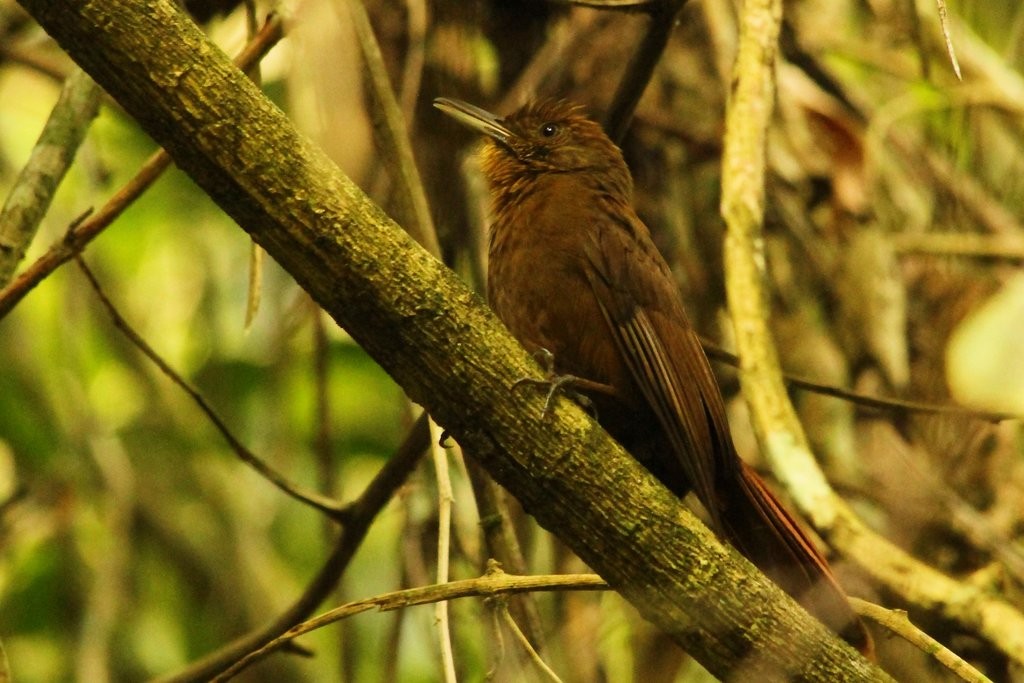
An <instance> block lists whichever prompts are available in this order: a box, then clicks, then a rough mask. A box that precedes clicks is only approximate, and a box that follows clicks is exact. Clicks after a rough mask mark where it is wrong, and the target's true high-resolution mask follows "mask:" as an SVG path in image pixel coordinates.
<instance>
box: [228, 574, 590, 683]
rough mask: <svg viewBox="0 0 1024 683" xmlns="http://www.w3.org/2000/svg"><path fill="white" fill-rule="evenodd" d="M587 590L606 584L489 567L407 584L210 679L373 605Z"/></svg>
mask: <svg viewBox="0 0 1024 683" xmlns="http://www.w3.org/2000/svg"><path fill="white" fill-rule="evenodd" d="M564 590H574V591H580V590H583V591H590V590H608V584H607V583H605V581H604V579H602V578H601V577H600V576H597V575H596V574H560V575H551V576H515V575H512V574H505V573H504V572H501V571H494V570H492V571H489V572H488V573H487V574H485V575H484V576H481V577H479V578H476V579H464V580H462V581H452V582H450V583H445V584H435V585H433V586H422V587H420V588H409V589H406V590H401V591H395V592H393V593H384V594H383V595H377V596H374V597H372V598H366V599H364V600H357V601H356V602H350V603H348V604H345V605H341V606H340V607H336V608H334V609H332V610H330V611H328V612H325V613H323V614H321V615H320V616H318V617H315V618H313V619H310V620H308V621H305V622H303V623H301V624H299V625H297V626H295V627H294V628H292V629H290V630H289V631H288V632H287V633H284V634H282V635H281V636H280V637H279V638H276V639H275V640H273V641H271V642H269V643H267V644H266V645H265V646H264V647H263V648H261V649H260V650H258V651H256V652H253V653H251V654H250V655H248V656H246V657H245V658H244V659H242V660H240V661H238V662H237V663H236V664H235V665H234V666H232V667H231V668H230V669H228V670H227V671H225V672H224V673H223V674H221V675H220V676H218V677H217V678H215V679H213V680H214V681H227V680H230V679H231V678H233V677H234V676H236V675H237V674H238V673H240V672H241V671H243V670H244V669H246V668H247V667H249V666H250V665H251V664H253V663H254V662H256V661H259V660H260V659H263V658H264V657H266V656H267V655H268V654H270V653H271V652H274V651H275V650H278V649H280V648H281V647H283V646H284V644H285V643H287V642H289V641H291V640H294V639H295V638H298V637H299V636H301V635H304V634H306V633H309V632H310V631H315V630H316V629H318V628H322V627H324V626H326V625H327V624H332V623H334V622H335V621H338V620H340V619H347V618H348V617H351V616H354V615H356V614H361V613H363V612H368V611H370V610H372V609H374V608H376V609H377V610H378V611H381V612H389V611H391V610H396V609H403V608H406V607H413V606H415V605H429V604H432V603H436V602H439V601H443V600H456V599H458V598H469V597H484V598H487V597H495V596H498V595H508V594H514V593H523V592H529V591H564Z"/></svg>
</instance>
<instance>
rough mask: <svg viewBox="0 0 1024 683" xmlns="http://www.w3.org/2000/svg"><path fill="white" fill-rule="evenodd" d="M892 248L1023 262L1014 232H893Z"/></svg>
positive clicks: (1023, 247)
mask: <svg viewBox="0 0 1024 683" xmlns="http://www.w3.org/2000/svg"><path fill="white" fill-rule="evenodd" d="M894 246H895V248H896V251H898V252H900V253H903V254H932V255H935V256H961V257H965V258H978V259H1002V260H1007V261H1024V238H1021V237H1020V236H1017V235H978V234H976V233H964V232H946V233H942V232H929V233H925V234H921V235H907V234H904V235H896V236H895V244H894Z"/></svg>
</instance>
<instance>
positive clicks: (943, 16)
mask: <svg viewBox="0 0 1024 683" xmlns="http://www.w3.org/2000/svg"><path fill="white" fill-rule="evenodd" d="M935 6H936V9H937V10H938V12H939V26H941V27H942V39H943V41H944V42H945V43H946V54H948V55H949V62H950V64H952V65H953V73H955V74H956V78H957V80H958V81H962V80H964V77H963V75H962V74H961V73H960V60H958V59H957V58H956V50H955V49H954V48H953V36H952V32H951V31H950V28H949V13H948V12H947V10H946V1H945V0H935Z"/></svg>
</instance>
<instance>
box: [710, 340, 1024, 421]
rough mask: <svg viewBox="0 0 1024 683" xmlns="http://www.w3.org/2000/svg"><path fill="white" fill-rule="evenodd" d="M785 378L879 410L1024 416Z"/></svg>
mask: <svg viewBox="0 0 1024 683" xmlns="http://www.w3.org/2000/svg"><path fill="white" fill-rule="evenodd" d="M700 343H701V346H703V347H704V353H706V354H707V355H708V358H710V359H712V360H716V361H719V362H722V363H725V364H727V365H731V366H732V367H734V368H738V367H740V359H739V358H738V357H737V356H736V354H734V353H730V352H728V351H726V350H725V349H723V348H722V347H721V346H718V345H717V344H715V343H714V342H711V341H709V340H707V339H705V338H703V337H702V338H701V340H700ZM782 379H783V381H784V382H785V383H786V384H789V385H791V386H794V387H797V388H799V389H804V390H806V391H813V392H814V393H816V394H822V395H824V396H833V397H835V398H839V399H843V400H844V401H849V402H850V403H853V404H855V405H859V406H864V407H865V408H874V409H876V410H886V411H889V412H901V413H925V414H928V413H931V414H940V415H962V416H964V417H973V418H977V419H979V420H985V421H986V422H1002V421H1003V420H1019V419H1021V417H1022V416H1020V415H1017V414H1015V413H1004V412H995V411H990V410H975V409H973V408H965V407H963V406H956V405H948V404H942V403H926V402H923V401H907V400H904V399H899V398H884V397H881V396H872V395H871V394H862V393H859V392H856V391H851V390H849V389H843V388H842V387H837V386H834V385H831V384H822V383H821V382H815V381H814V380H811V379H807V378H806V377H801V376H799V375H794V374H791V373H788V372H783V373H782Z"/></svg>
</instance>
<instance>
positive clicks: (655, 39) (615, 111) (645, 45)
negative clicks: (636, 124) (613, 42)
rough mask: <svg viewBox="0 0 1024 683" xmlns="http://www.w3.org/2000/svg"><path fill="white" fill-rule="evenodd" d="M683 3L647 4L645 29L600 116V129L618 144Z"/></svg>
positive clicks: (673, 0) (682, 0)
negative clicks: (648, 13)
mask: <svg viewBox="0 0 1024 683" xmlns="http://www.w3.org/2000/svg"><path fill="white" fill-rule="evenodd" d="M685 4H686V0H662V1H661V2H659V3H657V4H654V5H651V6H650V8H649V9H650V14H651V16H650V18H649V20H648V21H649V23H648V26H647V33H646V34H645V35H644V37H643V40H642V41H641V42H640V47H639V48H638V49H637V51H636V54H634V55H633V58H632V59H631V60H630V62H629V66H628V67H626V71H625V72H624V73H623V74H622V79H621V80H620V81H619V87H618V89H617V90H616V91H615V96H614V97H613V98H612V103H611V106H610V107H609V108H608V113H607V114H606V115H605V118H604V129H605V131H606V132H607V133H608V137H610V138H611V139H612V140H614V141H615V142H616V143H620V144H621V142H622V138H624V137H625V135H626V130H627V129H628V128H629V123H630V121H632V119H633V111H634V110H635V109H636V105H637V103H638V102H639V101H640V97H641V96H642V95H643V94H644V90H645V89H646V88H647V84H648V83H649V82H650V80H651V75H652V74H653V73H654V67H655V66H657V64H658V62H659V61H660V60H661V55H662V53H664V52H665V47H666V46H667V45H668V39H669V37H671V35H672V29H673V28H674V27H675V25H676V15H678V14H679V10H680V9H682V7H683V5H685Z"/></svg>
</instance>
